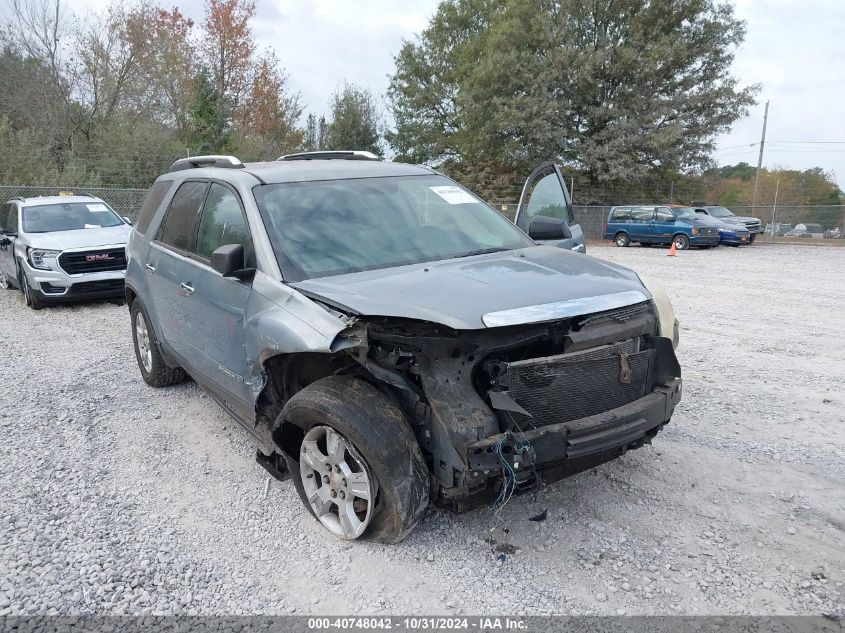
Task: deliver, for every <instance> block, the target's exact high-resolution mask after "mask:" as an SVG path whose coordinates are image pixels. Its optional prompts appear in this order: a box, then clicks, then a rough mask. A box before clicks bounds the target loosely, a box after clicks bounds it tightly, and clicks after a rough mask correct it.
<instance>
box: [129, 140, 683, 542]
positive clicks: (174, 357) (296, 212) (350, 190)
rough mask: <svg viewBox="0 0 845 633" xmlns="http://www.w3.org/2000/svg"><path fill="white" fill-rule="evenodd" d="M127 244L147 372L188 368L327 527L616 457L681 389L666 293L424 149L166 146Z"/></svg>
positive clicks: (408, 526) (402, 524) (357, 525)
mask: <svg viewBox="0 0 845 633" xmlns="http://www.w3.org/2000/svg"><path fill="white" fill-rule="evenodd" d="M539 215H540V217H541V222H548V220H547V219H542V214H539ZM128 254H129V262H128V268H127V273H126V298H127V302H128V305H129V308H130V314H131V323H132V333H133V338H134V345H135V353H136V356H137V360H138V366H139V368H140V371H141V375H142V376H143V379H144V380H145V381H146V382H147V383H148V384H150V385H152V386H154V387H163V386H166V385H171V384H174V383H176V382H179V381H181V380H183V379H185V378H186V376H188V375H189V376H191V377H192V378H194V379H195V380H196V381H197V382H198V383H200V384H201V385H202V386H203V387H205V388H206V389H207V390H208V391H209V392H210V393H211V394H212V396H213V397H214V398H215V399H216V400H217V401H218V402H219V403H220V405H221V406H222V407H223V408H224V409H225V410H226V411H227V412H228V413H229V414H230V415H231V416H232V417H233V418H235V420H237V421H238V422H239V423H240V424H241V425H243V426H244V427H245V428H246V429H247V430H248V431H249V432H250V433H251V434H252V435H253V436H254V437H255V439H256V441H257V443H258V453H257V459H258V461H259V463H260V464H261V465H262V466H263V467H265V468H266V469H267V470H268V471H269V472H270V473H271V474H273V475H274V476H276V477H277V478H279V479H285V478H288V477H290V478H292V479H293V482H294V485H295V486H296V488H297V491H298V492H299V495H300V497H301V498H302V501H303V502H304V505H305V507H306V508H307V509H308V511H309V512H311V513H312V514H313V516H314V517H316V519H317V520H318V521H320V523H322V525H323V526H325V527H326V528H327V529H328V530H329V531H331V532H332V533H333V534H335V535H336V536H338V537H340V538H344V539H354V538H358V537H362V538H370V539H376V540H380V541H387V542H395V541H398V540H401V539H402V538H403V537H405V536H406V535H407V534H408V533H409V532H410V531H411V530H412V529H413V527H414V526H415V525H416V523H417V522H418V521H419V520H420V518H421V517H422V516H423V514H424V512H425V510H426V507H427V506H428V505H429V504H433V505H435V506H438V507H441V508H447V509H452V510H455V511H463V510H467V509H470V508H474V507H477V506H479V505H481V504H494V505H495V504H496V503H498V502H500V501H501V500H502V499H504V498H507V497H509V496H510V495H511V494H513V493H514V492H516V493H518V492H522V491H527V490H532V489H534V488H536V487H537V486H538V485H539V484H540V483H541V482H547V483H548V482H553V481H556V480H558V479H560V478H562V477H565V476H568V475H571V474H574V473H577V472H579V471H582V470H584V469H586V468H590V467H592V466H595V465H597V464H601V463H603V462H606V461H608V460H611V459H613V458H615V457H618V456H620V455H622V454H623V453H625V451H627V450H629V449H633V448H637V447H640V446H642V445H643V444H646V443H649V442H650V440H651V439H652V438H653V437H654V436H655V435H656V434H657V432H658V431H659V430H660V428H661V427H663V425H665V424H666V423H667V422H668V421H669V419H670V418H671V416H672V411H673V410H674V408H675V405H676V404H677V403H678V401H679V400H680V397H681V378H680V376H681V371H680V368H679V366H678V362H677V360H676V357H675V353H674V347H675V345H676V343H677V322H676V321H675V318H674V314H673V311H672V307H671V305H670V303H669V301H668V299H667V298H666V295H665V294H664V293H663V292H661V291H660V290H658V289H656V288H654V287H652V286H651V285H649V284H648V283H647V282H644V281H643V280H642V279H640V278H639V277H638V276H637V275H636V274H635V273H634V272H632V271H630V270H627V269H625V268H622V267H619V266H616V265H613V264H609V263H607V262H603V261H601V260H598V259H595V258H592V257H589V256H585V255H583V254H578V253H576V252H572V251H569V250H567V249H562V248H558V247H555V246H544V245H538V244H537V243H536V242H534V241H532V240H531V239H530V238H529V237H528V236H527V235H526V234H525V233H523V232H522V231H521V230H520V229H519V228H517V227H516V226H514V225H513V224H511V223H510V222H508V221H507V220H506V219H505V218H503V217H502V216H500V215H499V214H498V213H497V212H496V211H494V210H493V209H491V208H490V207H489V206H488V205H487V204H485V203H484V202H483V201H481V200H480V199H479V198H477V197H476V196H475V195H473V194H472V193H470V192H469V191H467V190H466V189H464V188H463V187H461V186H459V185H457V184H456V183H455V182H453V181H451V180H449V179H448V178H446V177H445V176H442V175H440V174H438V173H437V172H435V171H433V170H431V169H428V168H426V167H420V166H412V165H405V164H400V163H392V162H384V161H380V160H373V159H371V157H368V156H366V155H361V154H359V153H355V152H346V153H344V152H336V153H331V154H328V155H319V154H318V155H313V154H310V155H294V156H288V157H282V159H280V160H278V161H274V162H266V163H251V164H246V165H245V164H242V163H241V162H240V161H239V160H238V159H236V158H234V157H231V156H204V157H196V158H190V159H182V160H179V161H177V162H176V163H174V164H173V166H172V167H171V169H170V171H169V173H167V174H165V175H163V176H161V177H160V178H159V179H158V180H157V181H156V182H155V184H154V185H153V187H152V189H151V190H150V193H149V196H148V198H147V201H146V203H145V205H144V208H143V209H142V211H141V215H140V217H139V219H138V221H137V223H136V225H135V230H134V231H133V235H132V237H131V238H130V242H129V246H128Z"/></svg>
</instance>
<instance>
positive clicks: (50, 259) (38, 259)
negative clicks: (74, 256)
mask: <svg viewBox="0 0 845 633" xmlns="http://www.w3.org/2000/svg"><path fill="white" fill-rule="evenodd" d="M59 253H61V251H51V250H47V249H44V248H31V249H29V263H30V264H32V267H33V268H38V269H40V270H53V266H55V265H56V264H55V262H56V258H57V257H58V256H59Z"/></svg>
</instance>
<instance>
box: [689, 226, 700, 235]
mask: <svg viewBox="0 0 845 633" xmlns="http://www.w3.org/2000/svg"><path fill="white" fill-rule="evenodd" d="M690 233H692V234H693V235H698V229H697V228H695V227H692V231H690Z"/></svg>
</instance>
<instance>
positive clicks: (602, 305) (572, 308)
mask: <svg viewBox="0 0 845 633" xmlns="http://www.w3.org/2000/svg"><path fill="white" fill-rule="evenodd" d="M648 299H649V297H648V295H646V294H645V293H644V292H640V291H639V290H626V291H625V292H614V293H611V294H606V295H596V296H594V297H583V298H581V299H570V300H568V301H556V302H554V303H542V304H540V305H536V306H525V307H524V308H514V309H512V310H502V311H500V312H488V313H487V314H485V315H484V316H482V317H481V320H482V321H483V322H484V325H486V326H487V327H502V326H505V325H520V324H523V323H540V322H542V321H554V320H556V319H565V318H567V317H573V316H579V315H582V314H593V313H594V312H604V311H605V310H614V309H616V308H624V307H625V306H630V305H634V304H635V303H642V302H643V301H648Z"/></svg>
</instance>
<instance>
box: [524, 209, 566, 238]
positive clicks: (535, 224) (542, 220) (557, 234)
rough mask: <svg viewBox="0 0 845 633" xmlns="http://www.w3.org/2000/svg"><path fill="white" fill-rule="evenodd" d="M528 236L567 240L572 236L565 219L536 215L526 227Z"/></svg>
mask: <svg viewBox="0 0 845 633" xmlns="http://www.w3.org/2000/svg"><path fill="white" fill-rule="evenodd" d="M528 237H530V238H531V239H533V240H567V239H569V238H571V237H572V231H571V230H570V229H569V225H568V224H567V223H566V220H561V219H559V218H550V217H548V216H545V215H537V216H534V219H533V220H531V224H530V225H529V227H528Z"/></svg>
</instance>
